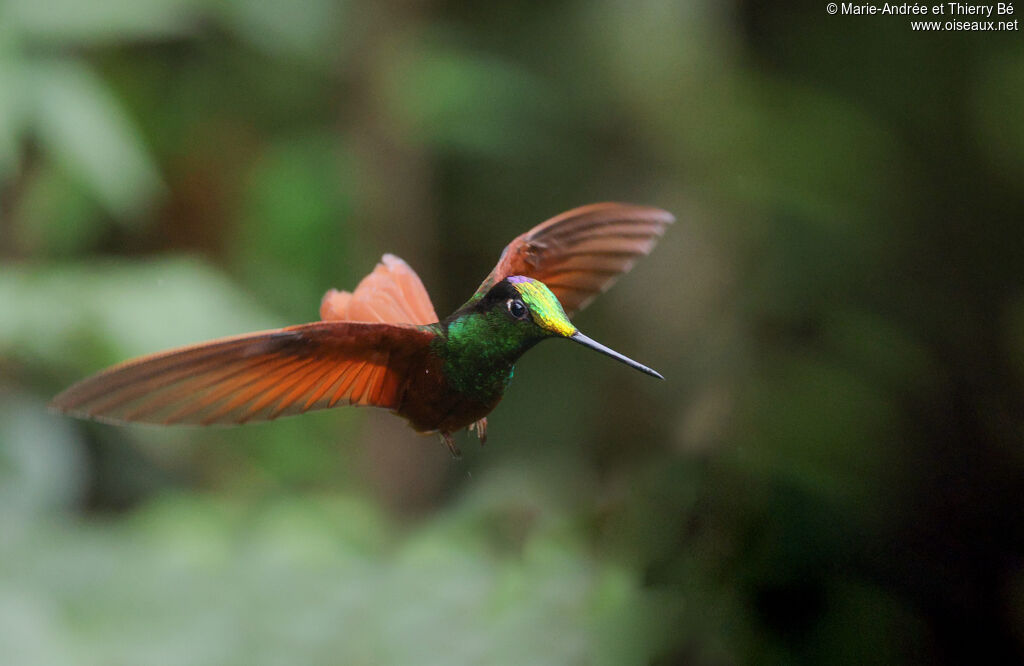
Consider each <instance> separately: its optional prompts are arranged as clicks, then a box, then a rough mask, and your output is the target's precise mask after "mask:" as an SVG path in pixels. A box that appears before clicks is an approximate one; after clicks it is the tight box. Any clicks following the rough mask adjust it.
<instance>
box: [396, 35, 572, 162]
mask: <svg viewBox="0 0 1024 666" xmlns="http://www.w3.org/2000/svg"><path fill="white" fill-rule="evenodd" d="M393 67H394V68H393V70H392V71H391V72H390V74H389V77H388V79H387V85H388V89H387V95H388V101H389V102H390V106H391V111H392V113H394V115H395V116H396V117H397V118H398V120H399V121H400V122H402V123H403V124H405V125H406V126H408V127H409V128H410V130H411V132H412V134H413V136H414V137H415V138H416V139H418V140H420V141H424V142H427V143H430V144H433V145H435V146H437V147H439V148H442V149H448V150H454V151H462V152H466V153H469V154H475V155H481V156H511V155H526V154H530V152H531V151H532V150H533V149H534V148H536V146H538V145H539V144H542V143H543V141H544V136H545V133H546V131H547V129H546V128H545V115H546V114H547V112H548V110H549V109H550V108H551V107H552V106H553V105H554V96H553V93H552V91H551V90H550V89H549V88H548V87H547V85H546V84H545V83H544V82H543V81H542V80H541V79H539V78H537V77H535V76H533V75H532V74H531V73H530V72H528V71H527V70H525V69H523V68H521V67H518V66H516V65H514V64H512V63H509V62H504V61H501V60H498V59H496V58H493V57H489V56H485V55H483V54H480V53H473V52H469V51H459V50H455V49H448V48H430V47H427V48H425V49H423V50H422V51H420V50H417V51H411V50H410V51H408V52H404V53H400V54H399V55H398V57H397V58H396V60H395V62H394V65H393Z"/></svg>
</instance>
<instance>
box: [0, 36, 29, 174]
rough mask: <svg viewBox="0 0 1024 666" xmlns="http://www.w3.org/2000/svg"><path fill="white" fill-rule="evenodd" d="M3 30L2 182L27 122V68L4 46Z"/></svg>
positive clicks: (0, 78) (0, 54) (0, 46)
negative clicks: (25, 72) (25, 75)
mask: <svg viewBox="0 0 1024 666" xmlns="http://www.w3.org/2000/svg"><path fill="white" fill-rule="evenodd" d="M2 41H3V33H2V30H0V90H3V91H4V93H3V94H2V95H0V182H3V181H4V180H6V178H7V177H9V175H10V174H11V173H13V171H14V169H15V167H16V165H17V160H18V150H19V148H20V142H21V136H22V132H23V131H24V128H25V126H26V124H27V117H26V116H27V114H26V109H25V98H26V95H25V80H24V77H23V76H22V74H23V72H24V70H23V68H22V67H21V66H20V63H19V62H18V60H17V59H16V58H14V57H12V55H11V54H10V53H8V52H7V50H6V49H5V48H4V46H5V45H4V44H2Z"/></svg>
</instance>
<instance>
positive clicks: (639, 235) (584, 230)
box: [52, 204, 673, 455]
mask: <svg viewBox="0 0 1024 666" xmlns="http://www.w3.org/2000/svg"><path fill="white" fill-rule="evenodd" d="M672 221H673V218H672V216H671V215H669V214H668V213H666V212H664V211H661V210H658V209H655V208H647V207H642V206H630V205H625V204H593V205H591V206H584V207H581V208H577V209H574V210H571V211H568V212H567V213H563V214H562V215H560V216H557V217H555V218H552V219H551V220H548V221H547V222H545V223H543V224H541V225H539V226H537V227H535V228H534V229H532V230H530V231H529V232H527V233H526V234H523V235H521V236H519V237H518V238H516V239H515V240H513V241H512V243H510V244H509V245H508V246H507V247H506V248H505V250H504V252H503V253H502V255H501V258H500V259H499V262H498V265H497V266H496V267H495V268H494V270H493V271H492V272H491V274H490V275H488V277H487V278H486V279H485V280H484V282H483V283H482V284H481V285H480V287H479V288H478V289H477V291H476V293H474V294H473V296H472V297H471V298H470V299H469V301H467V302H466V303H465V304H464V305H463V306H461V307H460V308H459V309H458V310H456V311H455V312H454V313H452V314H451V315H450V316H449V317H447V318H445V319H443V320H439V318H438V317H437V315H436V313H435V312H434V308H433V305H432V304H431V302H430V297H429V296H428V295H427V292H426V289H424V287H423V284H422V282H421V281H420V279H419V277H418V276H417V275H416V273H415V272H414V271H413V270H412V269H411V268H410V267H409V266H408V264H406V263H405V262H404V261H402V260H401V259H399V258H398V257H395V256H393V255H384V257H383V258H382V260H381V263H380V264H378V265H377V267H376V268H375V269H374V271H373V272H372V273H370V275H368V276H367V277H366V278H364V279H363V280H362V281H361V282H360V284H359V285H358V287H357V288H356V289H355V290H354V291H352V292H345V291H337V290H333V289H332V290H330V291H328V292H327V294H326V295H325V296H324V298H323V301H322V302H321V306H320V315H321V321H319V322H314V323H310V324H302V325H298V326H290V327H287V328H282V329H277V330H273V331H264V332H260V333H252V334H249V335H243V336H237V337H233V338H225V339H221V340H214V341H212V342H207V343H203V344H199V345H194V346H191V347H185V348H182V349H177V350H171V351H168V352H162V353H158V354H154V355H151V356H146V357H143V358H141V359H137V360H133V361H127V362H125V363H122V364H120V365H116V366H114V367H112V368H109V369H107V370H105V371H103V372H100V373H98V374H96V375H93V376H92V377H89V378H87V379H85V380H83V381H81V382H79V383H77V384H75V385H74V386H72V387H71V388H69V389H67V390H66V391H64V392H63V393H61V394H60V395H58V396H57V397H56V398H55V399H54V401H53V403H52V406H53V407H54V408H55V409H57V410H58V411H62V412H66V413H69V414H71V415H74V416H79V417H83V418H92V419H97V420H103V421H110V422H115V423H123V422H142V423H156V424H178V423H182V424H197V425H210V424H236V423H245V422H249V421H259V420H270V419H274V418H277V417H278V416H283V415H288V414H297V413H302V412H306V411H310V410H313V409H322V408H328V407H334V406H337V405H344V404H348V405H359V406H364V405H365V406H374V407H382V408H386V409H390V410H391V411H393V412H394V413H396V414H397V415H399V416H402V417H403V418H405V419H406V420H407V421H408V422H409V424H410V426H411V427H412V428H413V429H414V430H416V431H418V432H437V433H439V434H440V435H441V437H442V438H443V439H444V441H445V443H446V444H447V445H448V447H449V449H450V450H451V451H452V453H453V454H456V455H457V454H458V448H457V447H456V446H455V443H454V440H453V439H452V433H454V432H456V431H458V430H461V429H462V428H466V427H474V428H475V429H476V431H477V434H478V436H479V437H480V439H481V441H484V439H485V437H486V427H487V421H486V416H487V414H489V413H490V412H491V411H492V410H493V409H494V408H495V406H496V405H497V404H498V402H500V400H501V398H502V396H503V395H504V393H505V390H506V389H507V388H508V385H509V382H510V381H511V379H512V375H513V371H514V367H515V363H516V361H517V360H518V359H519V357H520V356H522V355H523V353H525V352H526V351H528V350H529V349H530V348H532V347H533V346H534V345H536V344H537V343H538V342H541V341H542V340H544V339H547V338H556V337H557V338H566V339H570V340H573V341H575V342H578V343H580V344H583V345H584V346H587V347H590V348H592V349H595V350H597V351H600V352H602V353H604V354H607V355H610V356H613V357H614V358H616V359H618V360H620V361H622V362H624V363H626V364H628V365H630V366H631V367H634V368H636V369H638V370H641V371H642V372H646V373H647V374H651V375H654V376H657V377H660V375H658V373H656V372H654V371H653V370H651V369H649V368H647V367H645V366H642V365H640V364H638V363H636V362H635V361H632V360H630V359H628V358H626V357H624V356H622V355H621V354H618V353H617V352H614V351H612V350H610V349H608V348H607V347H604V346H602V345H600V344H598V343H596V342H594V341H593V340H591V339H590V338H587V337H586V336H584V335H583V334H582V333H580V332H579V331H578V330H577V329H576V327H575V326H574V325H573V324H572V323H571V321H570V316H571V314H573V313H574V312H576V311H578V310H579V309H581V308H583V307H585V306H586V305H587V303H589V302H590V300H591V299H592V298H593V297H594V296H596V295H597V294H598V293H600V292H601V291H603V290H604V289H606V288H607V287H608V286H610V284H611V283H612V282H613V281H614V280H615V279H616V278H617V277H618V276H619V275H620V274H621V273H624V272H626V271H628V270H629V269H630V268H631V267H632V263H633V261H634V260H635V259H636V258H637V257H639V256H643V255H645V254H647V253H648V252H650V250H651V249H652V248H653V246H654V244H655V242H656V241H657V239H658V237H660V235H661V234H662V233H663V231H664V229H665V227H666V226H667V225H668V224H670V223H671V222H672Z"/></svg>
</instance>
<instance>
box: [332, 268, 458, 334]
mask: <svg viewBox="0 0 1024 666" xmlns="http://www.w3.org/2000/svg"><path fill="white" fill-rule="evenodd" d="M320 318H321V319H323V320H324V321H367V322H381V323H384V324H433V323H434V322H436V321H437V319H438V318H437V313H436V312H434V305H433V304H432V303H431V302H430V296H429V295H427V290H426V289H424V288H423V282H421V281H420V276H418V275H416V271H414V270H413V269H412V268H411V267H410V266H409V264H407V263H405V262H404V261H402V260H401V259H399V258H398V257H396V256H395V255H393V254H385V255H384V256H383V257H381V260H380V263H379V264H377V267H376V268H374V269H373V272H372V273H370V274H369V275H367V276H366V277H365V278H363V279H362V281H361V282H360V283H359V286H357V287H356V289H355V291H354V292H351V293H350V292H347V291H338V290H337V289H331V290H330V291H328V292H327V293H326V294H324V298H323V300H322V301H321V302H320Z"/></svg>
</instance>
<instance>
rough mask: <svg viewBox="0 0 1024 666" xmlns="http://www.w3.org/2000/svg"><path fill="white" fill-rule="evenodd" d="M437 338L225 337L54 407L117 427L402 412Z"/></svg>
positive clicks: (97, 381) (395, 332)
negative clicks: (414, 375)
mask: <svg viewBox="0 0 1024 666" xmlns="http://www.w3.org/2000/svg"><path fill="white" fill-rule="evenodd" d="M433 338H434V333H432V332H431V331H430V330H427V329H421V328H417V327H414V326H397V325H393V324H379V323H378V324H374V323H353V322H317V323H313V324H302V325H300V326H290V327H288V328H281V329H276V330H272V331H264V332H261V333H252V334H249V335H242V336H238V337H233V338H223V339H220V340H214V341H212V342H207V343H204V344H199V345H195V346H191V347H184V348H181V349H176V350H171V351H168V352H163V353H159V354H154V355H152V356H145V357H143V358H140V359H136V360H133V361H127V362H125V363H122V364H120V365H116V366H114V367H112V368H109V369H107V370H105V371H103V372H100V373H98V374H96V375H93V376H92V377H89V378H87V379H85V380H83V381H81V382H79V383H77V384H75V385H74V386H72V387H71V388H69V389H67V390H66V391H64V392H63V393H61V394H60V395H58V396H57V397H56V398H54V400H53V402H52V403H51V406H52V407H54V408H55V409H57V410H59V411H62V412H67V413H69V414H72V415H75V416H79V417H85V418H92V419H97V420H101V421H111V422H137V423H156V424H162V425H165V424H175V423H183V424H196V425H209V424H215V423H216V424H234V423H245V422H248V421H265V420H270V419H274V418H277V417H278V416H282V415H287V414H298V413H302V412H306V411H310V410H314V409H324V408H327V407H334V406H336V405H370V406H375V407H385V408H389V409H397V408H398V406H399V403H400V401H401V399H402V393H403V391H404V388H405V386H406V383H407V379H408V376H409V373H410V372H411V370H412V369H413V368H415V367H418V363H419V362H421V360H422V358H423V354H424V353H425V352H426V350H427V348H428V346H429V345H430V341H431V340H432V339H433Z"/></svg>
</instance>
